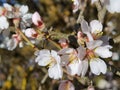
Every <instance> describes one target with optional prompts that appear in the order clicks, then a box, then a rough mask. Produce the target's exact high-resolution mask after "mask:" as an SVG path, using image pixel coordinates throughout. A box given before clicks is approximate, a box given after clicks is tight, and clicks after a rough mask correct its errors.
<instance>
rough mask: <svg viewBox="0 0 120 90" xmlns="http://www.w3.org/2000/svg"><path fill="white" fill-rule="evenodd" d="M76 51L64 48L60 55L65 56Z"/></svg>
mask: <svg viewBox="0 0 120 90" xmlns="http://www.w3.org/2000/svg"><path fill="white" fill-rule="evenodd" d="M73 51H74V49H73V48H64V49H61V50H60V51H59V52H58V54H60V55H64V54H70V53H72V52H73Z"/></svg>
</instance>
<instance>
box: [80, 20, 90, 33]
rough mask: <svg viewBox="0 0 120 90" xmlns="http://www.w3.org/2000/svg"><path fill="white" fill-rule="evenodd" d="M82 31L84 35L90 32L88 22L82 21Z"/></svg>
mask: <svg viewBox="0 0 120 90" xmlns="http://www.w3.org/2000/svg"><path fill="white" fill-rule="evenodd" d="M81 29H82V32H83V33H84V34H87V33H88V32H90V27H89V26H88V23H87V21H85V20H82V21H81Z"/></svg>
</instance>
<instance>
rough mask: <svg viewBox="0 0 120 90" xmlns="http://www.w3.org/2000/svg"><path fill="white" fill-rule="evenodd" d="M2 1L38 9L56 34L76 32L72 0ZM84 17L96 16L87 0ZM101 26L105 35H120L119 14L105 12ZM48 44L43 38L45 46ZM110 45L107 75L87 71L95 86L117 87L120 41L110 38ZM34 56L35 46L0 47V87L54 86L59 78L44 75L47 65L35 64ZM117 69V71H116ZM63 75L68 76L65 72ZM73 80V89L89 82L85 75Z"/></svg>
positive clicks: (52, 89) (44, 89) (39, 89)
mask: <svg viewBox="0 0 120 90" xmlns="http://www.w3.org/2000/svg"><path fill="white" fill-rule="evenodd" d="M3 3H9V4H11V5H14V4H16V3H19V4H24V5H28V6H29V11H30V12H32V13H33V12H35V11H38V12H39V13H40V15H41V17H42V18H43V21H44V22H45V24H46V27H47V28H51V27H52V28H53V30H54V31H56V32H58V34H59V33H63V34H66V35H67V34H69V33H72V32H76V31H77V29H78V26H77V25H76V20H77V17H78V14H79V12H77V13H76V14H73V13H72V0H0V5H2V4H3ZM84 17H85V19H86V20H87V21H88V22H90V21H91V20H93V19H97V9H96V7H95V6H94V5H91V4H90V1H89V0H88V3H87V7H86V10H85V12H84ZM103 26H104V34H105V35H108V36H109V37H110V38H113V39H114V38H116V37H118V36H119V35H120V14H110V13H108V12H107V13H106V16H105V19H104V23H103ZM118 39H120V37H119V38H118ZM1 41H2V38H0V43H1ZM56 41H58V40H56ZM49 44H50V43H49V42H47V41H46V47H47V46H49ZM112 45H113V49H112V51H113V52H114V53H113V57H112V58H109V59H108V60H107V61H106V62H107V63H109V64H110V65H112V66H113V67H110V68H111V69H112V72H111V71H110V68H109V71H108V72H107V74H106V75H100V76H94V75H91V74H87V75H89V78H90V79H91V80H93V85H94V87H95V88H96V89H95V90H120V72H118V73H117V72H116V70H119V71H120V43H113V42H112ZM51 46H52V45H51ZM50 48H51V47H50ZM34 58H35V56H34V50H33V49H32V48H31V47H30V46H25V47H23V48H16V49H15V50H14V51H8V50H6V49H2V48H1V49H0V90H57V89H58V86H59V83H60V81H57V80H53V79H50V78H49V77H48V78H46V72H47V68H45V67H40V66H38V65H37V64H36V63H35V61H34ZM114 68H115V69H114ZM116 73H117V74H119V75H116ZM45 78H46V79H45ZM68 78H69V77H68ZM44 79H45V81H44ZM64 79H67V75H66V76H65V77H64ZM72 83H73V84H74V86H75V87H76V90H86V88H87V87H88V85H89V81H88V77H85V78H84V79H81V80H80V81H78V80H76V79H72Z"/></svg>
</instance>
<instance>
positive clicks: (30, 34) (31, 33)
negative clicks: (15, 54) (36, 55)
mask: <svg viewBox="0 0 120 90" xmlns="http://www.w3.org/2000/svg"><path fill="white" fill-rule="evenodd" d="M25 35H26V36H27V37H28V38H36V37H37V36H38V33H37V32H36V31H35V30H34V29H33V28H28V29H26V30H25Z"/></svg>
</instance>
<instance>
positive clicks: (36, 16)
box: [32, 12, 44, 27]
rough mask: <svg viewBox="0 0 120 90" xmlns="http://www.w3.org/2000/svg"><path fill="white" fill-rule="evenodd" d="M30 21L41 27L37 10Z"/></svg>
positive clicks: (41, 22)
mask: <svg viewBox="0 0 120 90" xmlns="http://www.w3.org/2000/svg"><path fill="white" fill-rule="evenodd" d="M32 22H33V23H34V24H35V25H36V26H38V27H42V26H43V25H44V24H43V21H42V19H41V16H40V15H39V13H38V12H35V13H34V14H33V15H32Z"/></svg>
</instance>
